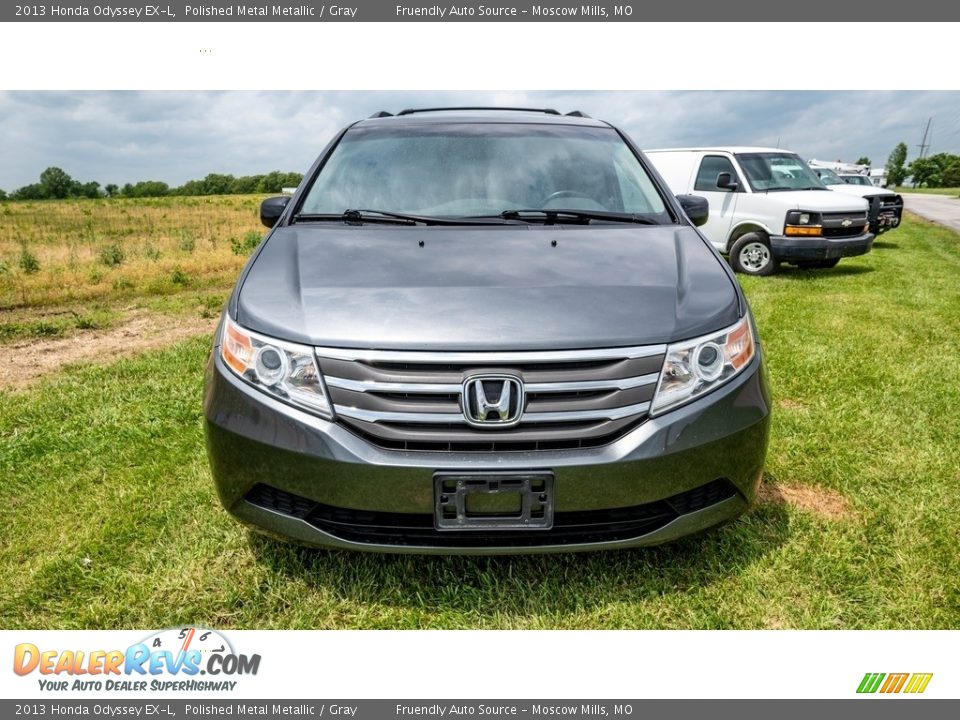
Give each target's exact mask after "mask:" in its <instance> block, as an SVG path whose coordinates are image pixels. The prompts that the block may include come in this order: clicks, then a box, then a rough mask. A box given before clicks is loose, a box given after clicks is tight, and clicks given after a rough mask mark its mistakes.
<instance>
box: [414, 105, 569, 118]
mask: <svg viewBox="0 0 960 720" xmlns="http://www.w3.org/2000/svg"><path fill="white" fill-rule="evenodd" d="M444 110H506V111H509V112H534V113H545V114H547V115H559V114H560V113H559V112H557V111H556V110H554V109H552V108H523V107H488V106H484V105H475V106H464V107H432V108H407V109H406V110H401V111H400V112H398V113H397V117H399V116H401V115H413V114H414V113H424V112H441V111H444Z"/></svg>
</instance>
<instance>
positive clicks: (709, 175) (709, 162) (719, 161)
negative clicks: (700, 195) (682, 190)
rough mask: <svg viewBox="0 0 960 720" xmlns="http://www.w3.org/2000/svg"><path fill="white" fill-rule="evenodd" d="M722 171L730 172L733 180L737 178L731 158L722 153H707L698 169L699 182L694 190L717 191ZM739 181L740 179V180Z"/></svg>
mask: <svg viewBox="0 0 960 720" xmlns="http://www.w3.org/2000/svg"><path fill="white" fill-rule="evenodd" d="M720 173H730V176H731V178H732V179H733V180H735V181H738V180H737V171H736V170H734V169H733V163H732V162H730V160H729V158H725V157H723V156H722V155H707V156H706V157H705V158H703V161H702V162H701V163H700V170H699V171H697V182H696V183H695V184H694V186H693V189H694V190H701V191H704V192H710V191H711V190H712V191H714V192H716V191H717V190H718V188H717V177H718V176H719V175H720ZM738 182H739V181H738Z"/></svg>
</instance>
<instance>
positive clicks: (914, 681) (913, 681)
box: [904, 673, 933, 693]
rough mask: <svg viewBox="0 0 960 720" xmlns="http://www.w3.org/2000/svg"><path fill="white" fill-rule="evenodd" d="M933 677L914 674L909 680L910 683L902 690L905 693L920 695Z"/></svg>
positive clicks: (926, 674)
mask: <svg viewBox="0 0 960 720" xmlns="http://www.w3.org/2000/svg"><path fill="white" fill-rule="evenodd" d="M932 677H933V673H914V674H913V677H911V678H910V682H909V683H907V687H906V688H905V689H904V692H905V693H922V692H923V691H924V690H926V689H927V685H929V684H930V678H932Z"/></svg>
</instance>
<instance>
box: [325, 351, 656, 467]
mask: <svg viewBox="0 0 960 720" xmlns="http://www.w3.org/2000/svg"><path fill="white" fill-rule="evenodd" d="M665 350H666V348H665V347H664V346H663V345H654V346H638V347H627V348H613V349H609V348H608V349H600V350H568V351H548V352H541V351H532V352H504V353H489V352H474V353H458V352H394V351H376V350H356V351H351V350H342V349H334V348H317V359H318V361H319V363H320V369H321V371H322V372H323V375H324V379H325V381H326V384H327V389H328V391H329V393H330V398H331V401H332V403H333V406H334V410H335V412H336V415H337V419H338V420H339V421H340V422H341V423H342V424H343V425H344V426H345V427H347V428H348V429H350V430H351V431H352V432H353V433H355V434H356V435H359V436H360V437H362V438H364V439H365V440H366V441H368V442H370V443H373V444H375V445H377V446H379V447H382V448H385V449H389V450H406V451H423V452H431V451H434V452H451V451H454V452H491V451H495V452H511V451H516V452H519V451H536V450H563V449H576V448H585V447H598V446H600V445H606V444H608V443H610V442H613V441H615V440H617V439H618V438H620V437H623V435H625V434H626V433H628V432H629V431H630V430H632V429H634V428H635V427H637V426H638V425H639V424H640V423H642V422H643V421H644V420H645V419H646V418H647V414H648V412H649V409H650V402H651V400H652V399H653V394H654V391H655V390H656V385H657V380H658V378H659V374H660V369H661V367H662V366H663V356H664V352H665ZM487 373H489V374H492V375H497V374H504V375H510V376H515V377H517V378H519V379H520V380H521V381H522V383H523V390H524V406H523V408H522V413H521V416H520V420H519V422H518V423H517V424H515V425H513V426H511V427H497V426H495V425H493V426H490V427H477V426H475V425H471V424H469V423H468V422H467V420H466V418H465V417H464V410H463V397H462V396H463V383H464V380H466V379H467V378H468V377H470V376H473V375H477V374H487Z"/></svg>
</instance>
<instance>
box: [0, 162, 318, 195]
mask: <svg viewBox="0 0 960 720" xmlns="http://www.w3.org/2000/svg"><path fill="white" fill-rule="evenodd" d="M301 179H303V175H302V174H300V173H296V172H280V171H279V170H274V171H273V172H269V173H266V174H265V175H241V176H239V177H235V176H233V175H225V174H220V173H210V174H209V175H207V176H206V177H205V178H203V179H202V180H188V181H187V182H185V183H184V184H183V185H180V186H179V187H170V186H169V185H168V184H167V183H165V182H163V181H161V180H141V181H140V182H136V183H126V184H125V185H123V186H122V187H121V186H119V185H115V184H108V185H104V186H102V187H101V185H100V183H98V182H96V181H91V182H80V181H79V180H74V179H73V178H72V177H70V175H69V174H67V173H66V172H65V171H64V170H62V169H61V168H58V167H48V168H47V169H46V170H44V171H43V172H42V173H40V182H36V183H31V184H29V185H24V186H23V187H21V188H17V189H16V190H14V191H13V192H11V193H10V194H9V195H7V193H6V192H4V191H3V190H0V200H6V199H11V200H63V199H66V198H103V197H127V198H147V197H166V196H168V195H242V194H249V193H279V192H281V190H282V189H283V188H285V187H296V186H297V185H299V184H300V180H301Z"/></svg>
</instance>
